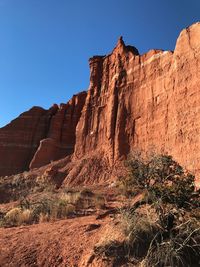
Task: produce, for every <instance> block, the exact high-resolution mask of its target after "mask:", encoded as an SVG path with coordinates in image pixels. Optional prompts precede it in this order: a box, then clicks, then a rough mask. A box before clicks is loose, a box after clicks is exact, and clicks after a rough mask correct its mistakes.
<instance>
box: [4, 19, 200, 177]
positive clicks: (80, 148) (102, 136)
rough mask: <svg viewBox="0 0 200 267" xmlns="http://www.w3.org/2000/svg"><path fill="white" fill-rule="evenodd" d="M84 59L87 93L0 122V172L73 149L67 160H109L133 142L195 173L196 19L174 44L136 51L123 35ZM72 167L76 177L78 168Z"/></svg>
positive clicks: (199, 153) (199, 35) (198, 125)
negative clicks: (169, 47) (112, 45)
mask: <svg viewBox="0 0 200 267" xmlns="http://www.w3.org/2000/svg"><path fill="white" fill-rule="evenodd" d="M89 64H90V70H91V75H90V86H89V89H88V92H87V93H82V94H80V95H78V96H76V97H73V98H72V100H71V101H70V102H69V103H68V104H66V105H61V106H60V107H59V108H58V107H56V106H54V107H53V108H51V109H50V110H48V111H45V110H43V109H38V108H37V109H34V110H31V111H29V112H28V113H25V115H23V114H22V115H21V116H20V117H19V118H18V119H17V120H16V121H14V122H12V123H11V124H10V125H8V126H6V127H4V128H2V129H0V174H1V175H2V174H3V175H5V174H8V173H11V170H12V172H17V171H22V170H23V169H27V168H28V166H29V164H30V167H31V168H35V167H40V166H42V165H44V164H46V163H49V162H50V161H51V160H56V159H59V158H62V157H64V156H66V155H69V154H72V153H73V152H74V153H73V157H72V162H78V161H80V160H81V159H83V158H96V159H97V158H100V160H106V162H107V163H106V164H107V165H109V166H110V167H111V168H112V166H115V165H116V164H117V163H118V162H121V161H122V160H123V159H124V158H126V156H127V155H128V153H130V152H131V151H132V150H134V149H142V150H144V151H148V150H150V149H153V150H155V151H156V152H158V153H169V154H171V155H172V156H173V157H174V158H175V159H176V160H177V161H178V162H179V163H180V164H182V165H183V166H184V167H186V168H187V169H189V170H192V171H195V173H196V174H197V176H199V174H200V163H199V162H200V139H199V136H200V135H199V134H200V86H199V82H200V23H196V24H194V25H192V26H191V27H189V28H187V29H184V30H183V31H182V32H181V34H180V36H179V37H178V39H177V43H176V47H175V50H174V51H162V50H150V51H149V52H147V53H146V54H143V55H139V52H138V50H137V49H136V48H135V47H132V46H126V45H125V44H124V42H123V40H122V38H120V39H119V41H118V43H117V46H116V47H115V48H114V50H113V51H112V53H111V54H109V55H107V56H95V57H93V58H91V59H90V60H89ZM30 112H31V113H30ZM31 116H33V118H34V119H33V120H32V118H31ZM39 143H40V144H39ZM95 162H96V163H95ZM81 164H82V163H81ZM94 164H96V166H98V163H97V161H94ZM82 165H83V164H82ZM102 166H103V165H102ZM88 168H89V169H91V170H93V165H91V166H90V167H88ZM103 168H104V167H102V169H101V170H102V172H100V173H98V176H101V175H104V174H103ZM71 172H72V171H71ZM73 173H74V175H71V177H73V179H75V177H77V176H78V175H79V173H80V171H79V172H75V171H74V172H73ZM87 174H88V175H89V173H87ZM95 175H96V176H97V171H96V173H95V174H94V175H93V176H94V179H95ZM109 175H110V173H109V174H108V175H107V176H106V177H107V179H109ZM71 179H72V178H71ZM96 179H99V177H97V178H96ZM81 181H83V179H82V180H81Z"/></svg>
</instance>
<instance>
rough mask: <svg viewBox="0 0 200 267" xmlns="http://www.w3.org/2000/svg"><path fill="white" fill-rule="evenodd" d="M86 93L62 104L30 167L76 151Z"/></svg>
mask: <svg viewBox="0 0 200 267" xmlns="http://www.w3.org/2000/svg"><path fill="white" fill-rule="evenodd" d="M85 98H86V93H85V92H82V93H80V94H78V95H75V96H73V97H72V99H71V100H70V101H69V102H68V103H67V104H61V105H60V107H59V108H58V110H57V112H56V114H55V115H54V116H53V117H52V119H51V122H50V128H49V132H48V134H47V136H46V138H45V139H42V140H41V141H40V145H39V147H38V149H37V151H36V153H35V155H34V157H33V159H32V161H31V163H30V168H31V169H32V168H38V167H41V166H43V165H45V164H48V163H49V162H51V161H54V160H58V159H61V158H63V157H65V156H67V155H70V154H72V153H73V152H74V145H75V141H76V137H75V132H76V125H77V123H78V121H79V119H80V116H81V111H82V108H83V105H84V103H85Z"/></svg>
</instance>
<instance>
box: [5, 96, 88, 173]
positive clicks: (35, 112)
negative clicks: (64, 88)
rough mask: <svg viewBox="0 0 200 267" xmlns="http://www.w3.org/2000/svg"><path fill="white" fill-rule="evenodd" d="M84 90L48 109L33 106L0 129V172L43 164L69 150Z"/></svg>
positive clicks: (9, 171)
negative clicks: (65, 102) (64, 102)
mask: <svg viewBox="0 0 200 267" xmlns="http://www.w3.org/2000/svg"><path fill="white" fill-rule="evenodd" d="M85 97H86V93H85V92H83V93H80V94H78V95H75V96H73V98H72V99H71V100H70V101H69V102H68V103H67V104H61V105H60V106H58V105H56V104H55V105H53V106H52V107H51V108H50V109H49V110H45V109H43V108H40V107H33V108H32V109H30V110H29V111H27V112H24V113H23V114H21V115H20V116H19V117H18V118H17V119H15V120H13V121H12V122H11V123H10V124H8V125H6V126H5V127H3V128H1V129H0V175H1V176H5V175H11V174H15V173H19V172H23V171H25V170H28V169H29V167H30V168H36V167H40V166H43V165H45V164H47V163H49V162H51V161H54V160H57V159H60V158H62V157H64V156H66V155H69V154H71V153H73V151H74V145H75V129H76V125H77V122H78V121H79V118H80V115H81V110H82V107H83V105H84V102H85Z"/></svg>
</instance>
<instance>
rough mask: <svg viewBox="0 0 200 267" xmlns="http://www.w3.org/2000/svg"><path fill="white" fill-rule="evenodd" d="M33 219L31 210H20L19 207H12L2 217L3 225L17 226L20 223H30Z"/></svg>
mask: <svg viewBox="0 0 200 267" xmlns="http://www.w3.org/2000/svg"><path fill="white" fill-rule="evenodd" d="M32 220H33V213H32V210H29V209H26V210H22V209H20V208H13V209H11V210H10V211H8V212H7V213H6V215H5V217H4V219H3V222H4V223H3V225H4V226H9V227H10V226H19V225H22V224H31V223H32Z"/></svg>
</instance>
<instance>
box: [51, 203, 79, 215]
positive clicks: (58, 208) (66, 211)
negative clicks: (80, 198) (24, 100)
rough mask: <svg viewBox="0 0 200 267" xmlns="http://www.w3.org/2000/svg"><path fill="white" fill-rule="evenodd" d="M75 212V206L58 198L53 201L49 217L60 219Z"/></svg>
mask: <svg viewBox="0 0 200 267" xmlns="http://www.w3.org/2000/svg"><path fill="white" fill-rule="evenodd" d="M74 212H75V206H74V205H72V204H69V203H68V202H66V201H64V200H62V199H59V200H57V201H55V202H54V203H53V205H52V207H51V211H50V218H52V219H62V218H66V217H67V216H69V215H71V214H73V213H74Z"/></svg>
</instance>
